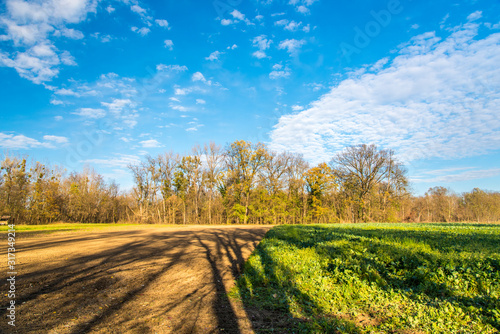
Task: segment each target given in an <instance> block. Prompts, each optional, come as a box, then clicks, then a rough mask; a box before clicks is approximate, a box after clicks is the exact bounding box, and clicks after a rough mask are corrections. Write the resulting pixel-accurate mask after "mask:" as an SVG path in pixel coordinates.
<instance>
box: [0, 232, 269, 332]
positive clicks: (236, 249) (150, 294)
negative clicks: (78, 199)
mask: <svg viewBox="0 0 500 334" xmlns="http://www.w3.org/2000/svg"><path fill="white" fill-rule="evenodd" d="M269 228H270V226H215V227H211V226H190V227H182V228H171V227H159V228H132V229H131V228H127V229H117V230H114V229H112V230H105V231H96V232H93V231H91V232H82V231H80V232H71V233H65V234H59V235H45V236H35V237H33V236H32V237H29V238H22V235H21V237H19V234H18V238H17V239H18V240H16V241H17V244H16V251H17V254H16V270H17V273H18V275H17V277H16V298H15V300H16V326H15V328H13V327H11V326H9V325H8V324H7V320H6V319H7V318H6V314H7V313H6V312H7V310H6V308H7V306H8V302H9V299H7V296H6V293H7V290H8V289H7V281H6V279H7V278H8V277H7V276H6V273H7V271H8V270H7V255H6V252H7V241H6V240H5V239H3V240H0V241H1V242H2V243H3V245H1V246H0V250H1V252H0V258H1V259H2V260H1V263H0V279H1V281H0V282H1V283H0V284H1V285H0V286H1V292H2V294H1V297H0V307H1V309H0V319H1V320H0V332H1V333H37V334H38V333H141V334H142V333H176V334H177V333H204V334H205V333H253V332H254V329H253V328H252V321H251V320H250V319H249V318H252V319H253V318H255V316H256V315H255V314H252V315H251V316H250V315H249V314H247V311H246V310H245V308H244V307H243V305H242V304H241V302H240V301H238V300H235V299H230V298H229V297H228V295H227V293H228V292H229V290H230V289H231V288H232V287H233V286H234V280H235V278H236V277H237V276H238V275H239V273H240V272H241V270H242V267H243V264H244V262H245V260H246V259H247V258H248V256H249V255H250V253H251V252H252V251H253V249H254V248H255V246H256V245H257V243H258V242H259V241H260V240H261V239H262V237H263V236H264V234H265V233H266V232H267V231H268V230H269Z"/></svg>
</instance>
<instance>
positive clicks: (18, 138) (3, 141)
mask: <svg viewBox="0 0 500 334" xmlns="http://www.w3.org/2000/svg"><path fill="white" fill-rule="evenodd" d="M48 137H49V138H51V136H48ZM54 137H55V136H54ZM61 138H62V137H61ZM49 140H50V139H49ZM0 147H1V148H6V149H30V148H39V147H44V148H55V146H54V145H52V144H51V143H47V142H40V141H38V140H36V139H33V138H30V137H26V136H25V135H21V134H20V135H14V134H7V133H3V132H0Z"/></svg>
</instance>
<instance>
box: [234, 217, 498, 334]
mask: <svg viewBox="0 0 500 334" xmlns="http://www.w3.org/2000/svg"><path fill="white" fill-rule="evenodd" d="M237 283H238V284H237V288H236V289H235V290H234V291H233V295H236V296H238V297H239V298H241V299H242V300H243V303H244V304H245V306H246V307H247V309H248V310H252V309H253V310H255V309H259V310H260V311H261V312H262V311H264V313H267V314H268V315H269V316H268V318H269V319H267V320H265V321H263V322H262V321H261V322H260V324H259V325H258V326H257V327H261V329H260V332H280V333H281V332H294V333H335V332H346V333H370V332H373V333H380V332H382V333H384V332H396V333H397V332H399V333H471V332H472V333H496V332H498V331H499V330H500V301H499V298H500V226H499V225H477V224H475V225H473V224H361V225H353V224H349V225H328V226H327V225H322V226H318V225H316V226H314V225H313V226H278V227H275V228H274V229H272V230H271V231H269V232H268V234H267V235H266V237H265V239H264V240H263V241H262V242H261V243H260V244H259V245H258V247H257V249H256V250H255V251H254V253H253V254H252V256H251V257H250V258H249V260H248V261H247V263H246V264H245V269H244V274H243V275H242V276H241V277H240V278H239V280H238V282H237Z"/></svg>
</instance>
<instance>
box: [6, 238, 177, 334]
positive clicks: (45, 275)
mask: <svg viewBox="0 0 500 334" xmlns="http://www.w3.org/2000/svg"><path fill="white" fill-rule="evenodd" d="M181 237H182V236H179V235H177V236H170V239H171V240H172V241H178V240H179V239H180V238H181ZM165 238H169V236H159V235H156V236H150V237H149V238H148V239H147V240H140V241H132V242H129V243H126V244H124V245H120V246H118V247H115V248H113V249H110V250H108V251H104V252H102V253H97V254H92V255H89V256H78V257H74V258H72V259H71V260H69V261H66V262H65V263H64V265H63V266H62V267H61V266H52V267H50V268H47V269H46V270H40V271H37V272H32V273H28V274H25V275H22V273H21V276H20V277H18V281H17V284H18V288H17V291H18V293H16V304H17V305H20V306H21V307H20V311H21V312H22V310H23V309H22V305H23V304H25V303H28V304H29V302H31V304H33V303H38V301H39V300H40V303H42V304H45V303H44V300H45V298H43V297H47V296H51V295H52V294H53V293H59V292H60V291H61V290H63V291H66V290H67V291H68V293H69V292H71V291H73V293H77V292H81V291H78V290H79V289H84V288H88V290H89V291H88V293H89V295H95V296H96V297H97V294H98V293H99V292H95V291H92V288H93V287H94V288H95V289H93V290H103V289H106V288H109V287H110V286H111V285H112V284H113V282H112V281H110V279H108V278H107V276H108V275H107V273H108V272H109V271H111V270H114V269H118V270H119V269H120V267H122V266H125V265H127V264H131V263H134V262H136V261H141V260H143V259H144V258H145V257H146V258H155V257H156V258H157V257H161V256H163V255H164V254H165V253H166V252H167V251H170V250H171V249H172V248H174V247H175V246H177V247H178V246H179V245H178V244H176V245H175V246H172V247H164V248H163V249H160V250H158V249H155V248H154V247H149V244H150V243H151V239H153V240H158V239H165ZM78 239H81V240H85V238H78ZM181 241H182V239H181ZM62 243H63V242H61V244H62ZM180 249H181V251H180V252H177V253H176V254H174V256H173V257H171V260H170V261H169V262H168V263H167V264H166V265H165V266H164V267H163V268H162V269H160V270H158V271H156V272H153V273H151V274H150V275H148V276H147V277H146V278H145V281H144V284H143V285H142V286H141V287H139V288H131V289H130V288H129V289H128V290H127V291H126V293H125V294H124V296H122V297H121V298H118V299H117V300H116V301H114V302H112V303H111V305H109V306H108V307H107V308H106V309H105V310H104V311H103V312H102V313H99V314H98V315H95V316H94V317H93V318H92V319H91V320H90V321H88V322H87V323H85V324H79V325H78V326H76V327H75V329H74V331H73V333H81V332H88V331H90V330H91V329H92V328H94V327H95V326H97V325H98V324H100V323H101V322H103V321H104V320H105V319H106V318H107V317H108V316H109V315H111V314H113V313H115V312H116V311H118V310H120V309H121V308H122V307H123V306H124V305H126V303H127V302H128V301H130V300H132V299H133V298H134V297H135V296H137V295H138V294H139V293H140V292H142V291H143V290H145V289H147V288H148V287H149V285H150V284H151V283H152V282H153V281H154V280H155V279H156V278H158V277H159V276H160V275H161V274H162V273H164V272H165V271H166V270H168V269H169V268H170V267H171V266H172V265H174V264H175V263H176V262H177V261H178V260H179V258H180V257H181V256H182V255H183V251H182V249H183V248H182V247H181V248H180ZM89 262H93V263H95V264H92V265H88V266H86V265H85V264H86V263H89ZM2 281H4V280H2ZM28 285H29V287H28ZM75 289H76V290H75ZM89 295H84V296H80V297H70V298H67V297H62V298H61V300H56V302H55V303H53V302H52V301H49V300H47V302H49V304H47V305H46V307H47V309H46V310H45V311H43V312H44V313H46V315H45V316H42V317H41V318H42V319H39V321H35V322H31V323H30V322H29V321H27V322H21V323H20V324H18V326H17V327H18V328H19V327H21V328H22V327H23V326H25V329H26V331H24V332H25V333H28V332H33V333H38V332H40V331H46V330H50V329H51V328H54V327H56V326H58V325H60V324H63V323H66V322H70V318H71V317H72V316H74V313H73V312H66V313H69V314H67V315H65V311H68V310H75V309H78V308H79V307H84V306H86V305H87V304H88V302H89V300H88V299H89V298H90V299H92V297H91V296H89ZM91 302H92V301H91ZM50 310H56V311H54V312H53V313H59V314H58V315H57V316H49V315H48V314H49V312H48V311H50ZM22 313H24V312H22ZM5 316H6V304H4V303H3V302H2V311H1V312H0V317H3V318H5ZM23 320H25V321H26V320H27V319H26V318H25V317H22V319H21V321H23ZM0 330H1V327H0Z"/></svg>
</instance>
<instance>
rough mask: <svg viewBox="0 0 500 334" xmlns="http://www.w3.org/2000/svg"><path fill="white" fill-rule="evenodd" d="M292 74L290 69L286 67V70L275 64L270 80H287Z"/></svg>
mask: <svg viewBox="0 0 500 334" xmlns="http://www.w3.org/2000/svg"><path fill="white" fill-rule="evenodd" d="M290 74H291V72H290V69H289V68H288V67H286V66H285V68H283V65H281V64H275V65H274V66H273V71H272V72H271V73H269V78H271V79H273V80H276V79H280V78H283V79H286V78H288V77H289V76H290Z"/></svg>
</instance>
